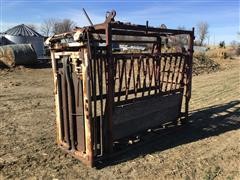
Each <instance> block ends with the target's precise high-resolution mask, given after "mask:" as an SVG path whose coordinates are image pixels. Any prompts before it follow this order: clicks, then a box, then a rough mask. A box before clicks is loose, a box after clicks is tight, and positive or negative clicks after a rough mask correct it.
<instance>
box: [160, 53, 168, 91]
mask: <svg viewBox="0 0 240 180" xmlns="http://www.w3.org/2000/svg"><path fill="white" fill-rule="evenodd" d="M166 64H167V56H165V57H164V64H163V70H162V83H161V87H160V90H161V91H163V81H164V76H165V68H166Z"/></svg>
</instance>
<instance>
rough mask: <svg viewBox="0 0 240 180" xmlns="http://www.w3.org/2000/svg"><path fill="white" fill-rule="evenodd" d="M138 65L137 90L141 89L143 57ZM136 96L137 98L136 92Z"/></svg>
mask: <svg viewBox="0 0 240 180" xmlns="http://www.w3.org/2000/svg"><path fill="white" fill-rule="evenodd" d="M137 63H138V72H137V80H136V81H137V82H136V90H137V89H138V88H141V65H142V56H140V58H139V59H138V61H137ZM135 96H137V91H136V92H135Z"/></svg>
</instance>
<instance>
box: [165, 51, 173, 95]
mask: <svg viewBox="0 0 240 180" xmlns="http://www.w3.org/2000/svg"><path fill="white" fill-rule="evenodd" d="M171 67H172V55H171V56H170V60H169V67H168V71H167V79H166V86H165V91H167V90H168V85H169V76H170V71H171Z"/></svg>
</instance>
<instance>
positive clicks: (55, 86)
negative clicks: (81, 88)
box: [51, 50, 63, 144]
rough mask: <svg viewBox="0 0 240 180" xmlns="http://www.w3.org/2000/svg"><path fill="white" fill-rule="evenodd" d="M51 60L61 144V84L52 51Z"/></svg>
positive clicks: (58, 137)
mask: <svg viewBox="0 0 240 180" xmlns="http://www.w3.org/2000/svg"><path fill="white" fill-rule="evenodd" d="M51 60H52V72H53V78H54V79H53V82H54V96H55V109H56V125H57V143H58V144H59V143H61V141H62V139H63V134H62V129H63V127H62V126H61V122H60V118H61V117H60V111H61V107H60V104H59V93H60V91H59V84H58V77H57V76H58V74H57V63H56V59H55V52H54V50H51Z"/></svg>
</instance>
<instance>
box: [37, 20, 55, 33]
mask: <svg viewBox="0 0 240 180" xmlns="http://www.w3.org/2000/svg"><path fill="white" fill-rule="evenodd" d="M55 23H57V20H56V19H53V18H50V19H45V20H44V21H43V23H42V25H41V32H42V34H43V35H44V36H47V37H48V36H50V35H52V34H53V29H54V25H55Z"/></svg>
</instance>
